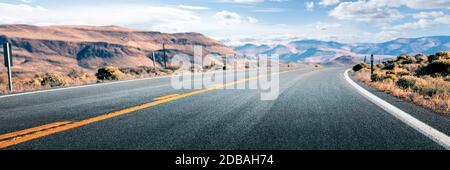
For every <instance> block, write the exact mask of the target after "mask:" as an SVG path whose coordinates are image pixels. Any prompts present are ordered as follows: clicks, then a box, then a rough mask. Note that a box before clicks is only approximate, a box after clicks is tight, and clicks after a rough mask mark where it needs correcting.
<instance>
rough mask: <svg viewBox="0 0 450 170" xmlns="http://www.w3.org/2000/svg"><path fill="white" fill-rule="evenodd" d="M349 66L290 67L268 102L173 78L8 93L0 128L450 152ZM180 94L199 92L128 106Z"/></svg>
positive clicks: (138, 142) (72, 138) (0, 101)
mask: <svg viewBox="0 0 450 170" xmlns="http://www.w3.org/2000/svg"><path fill="white" fill-rule="evenodd" d="M344 70H345V69H344V68H303V69H299V70H296V71H291V72H286V73H282V74H280V96H279V98H278V99H277V100H274V101H262V100H260V93H261V91H260V90H209V91H205V92H201V93H200V92H199V93H191V92H192V91H195V90H174V89H173V88H172V87H171V84H170V79H169V78H158V79H150V80H140V81H133V82H124V83H115V84H107V85H100V86H89V87H82V88H74V89H65V90H58V91H49V92H42V93H35V94H26V95H19V96H11V97H4V98H0V135H2V134H11V133H12V132H17V131H20V130H24V129H29V128H33V127H39V126H41V125H47V124H51V123H54V122H66V121H69V122H70V123H73V122H80V121H81V122H83V123H78V124H77V123H75V125H76V126H74V127H72V128H67V129H64V128H62V130H61V128H60V127H59V128H60V130H57V131H56V132H54V131H52V129H51V128H49V129H44V130H41V131H40V132H37V131H30V132H28V133H27V134H21V135H22V136H19V137H18V138H19V139H20V138H22V139H24V138H25V139H26V140H24V141H23V142H17V143H15V144H13V145H10V146H7V147H4V148H3V149H12V150H16V149H19V150H22V149H33V150H34V149H36V150H41V149H43V150H47V149H50V150H52V149H63V150H65V149H69V150H72V149H76V150H80V149H81V150H84V149H100V150H103V149H133V150H134V149H145V150H155V149H156V150H167V149H169V150H170V149H189V150H192V149H193V150H197V149H208V150H209V149H213V150H215V149H226V150H229V149H230V150H231V149H257V150H258V149H275V150H284V149H300V150H304V149H306V150H312V149H313V150H315V149H333V150H335V149H358V150H359V149H395V150H397V149H444V148H443V147H441V146H440V145H438V144H437V143H435V142H434V141H432V140H431V139H429V138H428V137H426V136H424V135H423V134H421V133H419V132H418V131H416V130H414V129H413V128H411V127H409V126H408V125H406V124H405V123H403V122H401V121H400V120H398V119H397V118H395V117H394V116H392V115H391V114H389V113H387V112H386V111H384V110H383V109H381V108H380V107H378V106H377V105H375V104H373V103H371V102H370V101H369V100H367V99H366V98H364V97H363V96H361V95H360V94H359V93H357V92H356V91H355V89H353V88H352V87H351V86H350V85H349V84H348V82H346V80H345V79H344V76H343V72H344ZM171 94H189V95H186V96H184V97H182V98H179V99H173V100H171V99H170V100H167V101H165V102H163V103H159V104H155V105H153V104H151V106H148V107H144V108H140V109H136V108H135V110H129V109H128V110H127V108H133V107H135V106H138V105H142V104H144V105H145V104H148V103H152V102H155V98H156V97H160V96H166V95H171ZM124 109H125V111H124ZM115 111H119V113H120V115H116V116H112V117H108V118H105V119H101V120H97V119H96V120H95V121H92V122H90V121H83V120H91V119H92V118H94V119H95V118H96V117H99V116H100V117H101V116H102V115H105V114H107V113H111V112H113V113H114V112H115ZM123 112H126V113H124V114H121V113H123ZM116 113H117V112H116ZM86 122H88V123H86ZM447 123H448V122H447ZM449 125H450V124H447V125H440V126H441V127H442V126H443V128H447V129H448V127H449ZM62 126H65V125H62ZM46 131H52V133H50V134H46V135H42V136H40V137H36V138H32V137H33V134H34V133H37V134H39V133H43V132H46ZM447 134H448V133H447ZM30 136H31V137H30ZM16 137H17V136H16ZM13 138H15V137H13ZM13 138H5V139H3V141H2V140H0V145H1V142H4V143H5V141H7V142H11V141H14V140H12V139H13ZM0 139H1V137H0Z"/></svg>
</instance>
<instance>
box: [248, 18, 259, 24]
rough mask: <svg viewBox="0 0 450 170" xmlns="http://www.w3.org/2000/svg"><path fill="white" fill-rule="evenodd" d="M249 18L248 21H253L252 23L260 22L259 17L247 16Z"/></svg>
mask: <svg viewBox="0 0 450 170" xmlns="http://www.w3.org/2000/svg"><path fill="white" fill-rule="evenodd" d="M247 20H248V22H249V23H251V24H256V23H258V22H259V21H258V19H256V18H253V17H247Z"/></svg>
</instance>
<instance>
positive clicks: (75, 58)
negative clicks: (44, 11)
mask: <svg viewBox="0 0 450 170" xmlns="http://www.w3.org/2000/svg"><path fill="white" fill-rule="evenodd" d="M5 42H10V43H11V44H12V47H13V62H14V69H13V72H14V74H16V75H18V74H32V75H34V74H40V73H48V72H53V73H55V72H56V73H65V74H66V73H68V72H71V71H73V70H76V71H84V72H96V71H97V69H98V68H100V67H104V66H117V67H121V68H133V67H140V66H146V67H153V58H152V53H153V52H155V54H156V57H155V59H156V66H157V67H161V65H162V64H163V62H164V61H163V59H162V56H163V44H164V46H165V49H166V55H167V56H168V58H173V56H174V55H175V54H182V55H183V54H185V55H187V56H191V57H192V56H193V47H194V45H199V46H202V47H203V48H202V49H203V53H204V54H216V55H227V54H231V55H233V54H238V53H237V52H236V51H234V50H233V49H231V48H230V47H228V46H226V45H224V44H222V43H221V42H219V41H216V40H214V39H211V38H209V37H207V36H204V35H202V34H199V33H175V34H167V33H161V32H153V31H142V30H134V29H129V28H124V27H118V26H32V25H0V43H5ZM0 51H1V53H2V52H3V51H2V50H0ZM186 60H188V61H185V62H190V61H189V60H190V59H186ZM205 60H211V61H215V60H219V61H220V59H218V58H215V57H208V56H207V57H205ZM2 61H3V60H2ZM219 61H218V62H219ZM5 70H6V69H3V68H2V67H0V72H4V71H5Z"/></svg>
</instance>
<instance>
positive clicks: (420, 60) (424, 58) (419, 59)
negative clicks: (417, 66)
mask: <svg viewBox="0 0 450 170" xmlns="http://www.w3.org/2000/svg"><path fill="white" fill-rule="evenodd" d="M414 58H416V62H417V63H424V62H427V61H428V57H427V56H426V55H423V54H417V55H415V56H414Z"/></svg>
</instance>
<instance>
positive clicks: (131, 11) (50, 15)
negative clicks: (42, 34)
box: [0, 3, 201, 32]
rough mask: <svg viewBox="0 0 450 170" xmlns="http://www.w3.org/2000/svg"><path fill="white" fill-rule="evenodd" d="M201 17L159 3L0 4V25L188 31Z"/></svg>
mask: <svg viewBox="0 0 450 170" xmlns="http://www.w3.org/2000/svg"><path fill="white" fill-rule="evenodd" d="M80 11H82V12H80ZM200 20H201V18H200V17H199V16H197V15H194V14H193V13H191V12H190V11H186V10H182V9H179V8H172V7H162V6H146V5H127V4H117V5H109V6H100V7H96V6H76V7H68V8H59V9H53V10H48V9H45V8H43V7H40V6H32V5H25V4H21V5H15V4H7V3H0V24H34V25H63V24H70V25H122V26H132V27H140V28H146V29H149V28H152V29H155V30H157V31H164V32H177V31H190V29H189V26H190V25H192V24H195V23H200ZM163 28H164V29H163Z"/></svg>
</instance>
